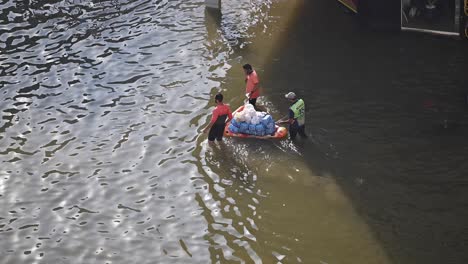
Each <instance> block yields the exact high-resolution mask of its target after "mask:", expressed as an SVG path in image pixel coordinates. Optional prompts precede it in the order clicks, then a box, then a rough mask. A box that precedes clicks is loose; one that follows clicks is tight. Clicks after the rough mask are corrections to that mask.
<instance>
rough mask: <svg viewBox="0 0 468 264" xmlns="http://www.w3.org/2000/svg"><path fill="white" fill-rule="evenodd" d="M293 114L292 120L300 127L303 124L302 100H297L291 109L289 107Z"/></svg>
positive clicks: (303, 107)
mask: <svg viewBox="0 0 468 264" xmlns="http://www.w3.org/2000/svg"><path fill="white" fill-rule="evenodd" d="M289 109H291V111H293V113H294V119H296V120H297V122H298V123H299V125H300V126H302V125H304V123H305V103H304V101H303V100H302V99H299V100H297V102H295V103H294V104H293V105H291V107H289Z"/></svg>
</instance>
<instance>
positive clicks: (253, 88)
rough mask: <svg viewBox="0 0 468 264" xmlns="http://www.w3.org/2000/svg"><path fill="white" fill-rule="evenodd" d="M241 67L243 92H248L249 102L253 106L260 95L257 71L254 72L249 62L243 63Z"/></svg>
mask: <svg viewBox="0 0 468 264" xmlns="http://www.w3.org/2000/svg"><path fill="white" fill-rule="evenodd" d="M242 68H244V72H245V93H246V94H248V97H249V103H250V104H252V105H253V106H254V107H255V104H256V103H257V98H258V97H259V96H260V89H259V88H260V87H259V81H258V76H257V72H255V70H254V69H253V68H252V65H250V64H245V65H244V66H242ZM255 108H256V107H255Z"/></svg>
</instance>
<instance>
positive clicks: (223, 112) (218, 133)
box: [203, 93, 232, 143]
mask: <svg viewBox="0 0 468 264" xmlns="http://www.w3.org/2000/svg"><path fill="white" fill-rule="evenodd" d="M215 102H216V108H215V109H214V110H213V116H212V117H211V121H210V124H209V125H208V126H207V127H206V128H205V129H203V133H206V132H207V131H208V130H210V133H208V142H210V143H213V142H214V140H215V139H216V140H218V141H221V140H223V135H224V127H225V126H226V122H228V121H229V120H231V119H232V112H231V109H230V108H229V106H228V105H225V104H224V103H223V95H222V94H221V93H218V94H217V95H216V96H215ZM226 118H227V119H226Z"/></svg>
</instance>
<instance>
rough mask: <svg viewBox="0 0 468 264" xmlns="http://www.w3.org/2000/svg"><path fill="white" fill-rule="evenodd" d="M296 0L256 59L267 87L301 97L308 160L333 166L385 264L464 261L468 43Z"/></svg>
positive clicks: (466, 257)
mask: <svg viewBox="0 0 468 264" xmlns="http://www.w3.org/2000/svg"><path fill="white" fill-rule="evenodd" d="M299 2H300V3H301V4H300V5H301V7H300V8H296V9H295V14H294V16H293V18H294V19H293V20H292V21H290V22H289V23H288V25H287V28H285V29H283V30H284V32H287V33H285V34H287V37H284V38H283V39H282V41H280V42H278V43H276V46H275V48H274V49H273V52H271V54H269V60H267V62H265V63H264V64H263V65H262V66H263V67H264V69H263V70H264V74H263V79H264V80H265V84H264V85H265V86H267V87H269V89H270V91H269V92H272V93H275V94H284V93H286V92H288V91H290V90H293V91H295V92H296V93H297V94H299V95H300V96H301V97H302V98H303V99H304V100H305V102H306V104H307V112H306V118H307V121H306V123H307V124H308V133H310V140H309V141H308V142H307V143H301V144H303V146H302V147H301V151H302V153H303V155H302V158H303V159H304V163H306V164H309V166H310V168H311V169H313V170H314V171H327V172H332V174H333V175H334V176H335V180H336V181H337V183H338V184H339V186H340V187H341V188H342V189H343V191H344V193H345V194H346V196H348V198H349V199H351V201H352V204H353V207H354V208H355V210H356V211H357V212H358V213H359V215H360V216H361V217H362V219H363V220H364V221H365V222H366V224H367V225H368V227H369V228H370V230H371V232H372V233H373V235H374V237H375V238H376V239H377V241H378V242H379V244H380V245H381V246H382V247H383V249H384V250H385V252H386V254H387V255H388V256H389V258H390V261H391V262H392V263H465V262H467V261H468V253H467V251H466V246H467V242H468V240H467V237H468V229H467V227H466V220H467V219H468V213H467V212H468V211H467V210H466V209H467V203H466V201H467V199H468V195H467V193H468V192H467V191H468V181H467V179H466V171H467V169H468V166H467V163H466V157H467V156H468V144H466V135H467V133H468V109H467V107H466V104H465V102H464V99H465V98H464V94H465V93H466V83H467V82H468V77H467V76H468V75H467V74H466V70H467V69H468V60H467V58H468V49H467V47H466V43H460V42H457V41H454V40H451V39H439V38H435V37H432V36H425V35H410V34H404V33H401V34H387V33H385V32H374V31H367V30H366V29H362V28H360V27H359V26H358V24H357V21H356V18H355V17H353V16H350V15H348V14H344V13H342V12H341V9H340V8H339V7H338V6H337V5H336V4H335V3H334V2H333V1H331V2H330V1H299ZM280 6H281V5H280ZM271 12H272V13H273V14H274V13H275V12H277V14H278V15H279V14H281V7H278V9H276V10H275V8H272V11H271ZM256 56H257V55H252V57H253V58H255V57H256ZM258 63H261V62H260V61H259V62H258ZM266 96H269V95H268V92H267V93H266ZM269 99H270V100H271V101H272V102H273V104H275V105H279V106H282V108H284V109H285V108H287V105H286V102H284V100H282V98H281V96H269ZM331 145H333V146H334V147H333V149H332V148H329V146H331ZM317 149H322V150H324V152H327V153H332V152H333V153H336V155H328V156H326V157H321V158H317V157H316V156H313V155H310V154H311V153H313V152H316V151H317ZM320 159H321V160H320ZM317 164H321V166H320V167H316V165H317Z"/></svg>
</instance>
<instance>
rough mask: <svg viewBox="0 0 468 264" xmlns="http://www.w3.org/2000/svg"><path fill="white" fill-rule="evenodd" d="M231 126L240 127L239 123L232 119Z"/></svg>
mask: <svg viewBox="0 0 468 264" xmlns="http://www.w3.org/2000/svg"><path fill="white" fill-rule="evenodd" d="M231 125H233V126H235V127H237V128H238V127H239V126H240V124H239V122H237V121H236V120H235V119H234V118H233V119H232V120H231Z"/></svg>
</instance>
